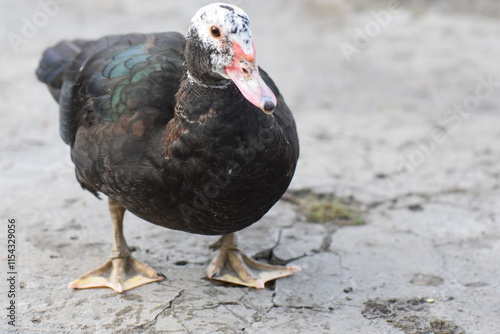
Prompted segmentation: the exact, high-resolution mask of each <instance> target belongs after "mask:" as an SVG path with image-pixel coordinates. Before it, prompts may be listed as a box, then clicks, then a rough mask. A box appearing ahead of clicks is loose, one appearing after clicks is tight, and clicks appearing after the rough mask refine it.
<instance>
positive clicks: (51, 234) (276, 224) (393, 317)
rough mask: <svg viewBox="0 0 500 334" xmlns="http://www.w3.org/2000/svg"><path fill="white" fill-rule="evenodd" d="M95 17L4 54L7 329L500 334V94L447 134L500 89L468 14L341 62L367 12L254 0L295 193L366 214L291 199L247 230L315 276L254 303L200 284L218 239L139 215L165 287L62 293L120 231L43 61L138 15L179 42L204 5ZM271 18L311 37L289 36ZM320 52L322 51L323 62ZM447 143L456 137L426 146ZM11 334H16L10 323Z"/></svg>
mask: <svg viewBox="0 0 500 334" xmlns="http://www.w3.org/2000/svg"><path fill="white" fill-rule="evenodd" d="M482 2H484V3H487V2H488V1H487V0H484V1H482ZM97 3H98V1H95V0H92V1H90V0H89V1H87V2H69V3H68V4H67V5H65V6H66V7H64V8H61V12H60V14H59V15H58V16H57V17H56V18H54V19H53V20H52V21H51V22H50V24H48V25H47V26H46V27H44V30H40V32H39V34H38V36H37V38H34V39H33V40H31V41H30V43H29V44H28V45H26V48H25V49H24V50H23V52H20V53H19V54H16V55H12V54H9V50H10V49H9V46H5V48H4V49H5V50H7V51H6V52H4V53H2V54H0V57H2V59H3V57H8V58H7V59H6V60H5V62H4V63H8V64H9V66H6V67H5V68H2V77H0V80H1V81H0V84H1V87H2V90H0V95H1V96H2V101H3V104H2V107H3V108H4V110H8V111H10V112H8V113H6V112H2V113H0V117H2V119H1V122H0V130H1V131H0V132H1V134H2V135H5V136H6V137H5V140H2V141H1V142H0V147H1V152H2V153H3V156H5V157H8V159H4V158H2V159H0V170H1V171H2V173H0V178H1V180H0V181H1V184H2V186H1V187H0V194H1V196H2V203H0V205H1V208H2V210H1V211H2V215H3V217H4V218H10V217H11V216H14V217H16V218H17V220H18V221H19V229H18V249H19V254H18V255H19V259H20V260H19V279H20V281H21V287H22V288H21V289H20V291H19V294H18V296H17V299H16V302H17V307H18V311H19V312H18V327H16V329H15V331H14V332H17V333H23V334H25V333H29V334H31V333H36V334H38V333H85V334H86V333H179V334H181V333H196V334H197V333H256V334H260V333H276V334H280V333H283V334H290V333H292V334H294V333H301V334H303V333H305V334H308V333H314V334H315V333H349V334H350V333H363V334H364V333H367V334H371V333H408V334H417V333H418V334H420V333H434V334H438V333H439V334H444V333H455V334H458V333H478V334H484V333H488V334H490V333H499V332H500V330H499V328H500V320H499V319H500V302H499V301H500V285H499V277H500V265H499V254H500V227H499V219H500V218H499V217H500V203H499V199H500V190H499V189H500V188H499V181H500V173H499V170H498V166H499V161H500V146H499V145H498V144H497V143H498V142H499V141H500V132H499V130H498V121H497V119H498V110H500V88H499V87H498V86H495V88H494V90H493V92H491V94H490V95H489V96H488V97H487V98H485V99H483V100H481V101H480V103H479V104H478V105H477V106H476V107H475V108H474V110H472V111H470V112H469V113H468V115H466V114H465V113H464V114H463V115H466V116H467V117H465V116H464V117H462V116H461V118H455V122H454V123H453V124H450V123H449V122H446V120H448V121H449V120H450V119H449V118H446V117H447V116H446V115H448V114H447V113H448V112H449V111H450V110H452V109H449V108H450V107H452V106H453V105H456V104H460V103H463V102H464V101H467V98H468V97H470V96H474V94H475V89H476V88H477V85H478V84H480V80H481V79H480V78H488V76H490V75H492V76H493V78H494V80H495V81H499V80H500V71H499V67H498V55H499V54H500V44H499V43H498V36H499V35H500V26H499V24H498V21H497V20H496V19H493V18H487V17H486V18H485V17H479V16H475V14H473V13H469V12H467V13H463V14H461V15H455V14H446V13H444V12H437V11H433V10H432V9H429V10H428V11H418V12H415V11H412V9H411V8H407V9H405V10H404V11H403V13H402V14H401V15H399V16H398V17H396V18H394V21H393V22H392V23H391V24H390V25H388V26H387V27H386V28H385V29H384V31H383V33H381V35H380V36H378V37H377V39H376V40H374V41H373V43H372V44H371V45H370V47H369V48H367V49H366V50H362V52H360V53H359V54H356V55H355V58H354V59H353V61H352V63H351V64H350V65H347V64H346V63H345V59H344V58H343V55H342V53H341V52H340V51H339V47H338V46H339V43H341V42H349V41H351V40H352V35H353V29H354V28H355V27H358V26H359V27H363V26H364V24H365V23H366V22H368V21H370V20H372V16H371V15H370V13H369V11H368V10H367V11H365V12H356V11H353V10H349V9H348V7H349V6H347V7H342V6H341V7H338V8H337V7H335V6H333V7H332V6H329V7H327V8H325V9H324V10H317V9H318V8H319V9H321V8H320V7H321V4H324V2H322V1H319V0H315V1H308V2H304V3H303V4H304V5H303V4H302V2H297V3H295V2H294V5H293V6H292V5H291V3H290V2H285V1H284V0H280V1H273V2H272V3H271V2H267V3H266V6H267V7H266V8H267V9H268V10H266V11H262V10H261V8H260V6H259V2H247V1H245V2H242V3H241V5H242V6H244V7H245V9H246V10H247V12H248V13H249V14H250V16H251V17H252V23H253V27H254V34H255V36H256V39H257V41H258V42H257V43H259V44H258V45H257V46H258V49H259V62H260V63H261V64H262V66H263V67H264V68H266V69H269V70H268V72H270V73H271V74H272V75H273V78H275V80H276V82H277V83H278V85H279V87H280V90H281V91H282V92H283V93H284V95H285V97H286V99H287V101H288V103H289V105H290V106H291V107H292V109H293V110H294V112H295V115H296V119H297V124H298V128H299V136H300V138H301V149H302V151H301V159H300V163H299V167H298V170H297V173H296V176H295V179H294V181H293V183H292V187H291V191H290V194H293V195H296V196H299V195H300V194H315V195H317V196H318V198H330V199H331V198H336V199H339V200H340V202H341V203H344V204H346V205H349V208H352V210H354V212H355V213H358V212H359V213H360V215H361V219H360V220H359V221H357V223H354V224H352V223H346V222H345V220H344V221H341V222H338V221H337V222H328V221H327V222H322V223H319V222H312V221H309V220H311V219H309V218H307V217H309V216H308V215H306V214H304V213H303V212H301V210H299V208H298V207H297V206H296V205H295V204H292V203H290V202H289V201H281V202H279V203H278V204H277V205H276V206H275V207H274V208H273V209H272V210H271V211H270V212H269V214H267V215H266V216H265V217H264V218H263V219H262V220H261V221H260V222H259V223H257V224H255V225H254V226H252V227H250V228H248V229H246V230H244V231H243V232H242V233H241V234H240V245H241V247H242V249H243V250H244V251H245V252H246V253H247V254H249V255H251V256H258V257H260V258H267V259H270V260H272V261H277V262H287V261H289V263H290V264H293V265H298V266H300V267H302V271H301V272H299V273H297V274H295V275H293V276H291V277H288V278H285V279H281V280H278V281H277V282H276V283H275V284H274V285H271V286H269V287H268V288H266V289H263V290H252V289H247V288H239V287H224V286H216V285H213V284H212V283H211V282H209V281H208V280H207V279H205V278H204V276H205V268H206V266H207V265H208V263H209V262H210V260H211V258H212V256H213V255H214V254H213V253H212V252H210V251H209V249H208V247H209V245H210V244H211V243H212V242H214V241H215V240H216V237H203V236H196V235H190V234H185V233H181V232H176V231H170V230H166V229H163V228H160V227H157V226H154V225H151V224H148V223H146V222H144V221H141V220H139V219H137V218H135V217H134V216H132V215H127V216H126V218H125V234H126V236H127V240H128V242H129V245H130V246H132V247H133V248H134V256H135V257H136V258H138V259H140V260H143V261H145V262H146V263H148V264H149V265H151V266H153V267H154V268H156V269H158V270H160V271H161V272H162V273H163V274H165V275H166V276H167V280H165V281H163V282H161V283H157V284H148V285H145V286H142V287H140V288H138V289H134V290H131V291H128V292H126V293H124V294H121V295H117V294H115V293H113V292H111V291H110V290H107V289H101V290H85V291H76V292H72V291H70V290H68V289H67V284H68V283H69V282H70V281H71V280H73V279H75V278H76V277H78V276H80V275H81V274H83V273H84V272H85V271H87V270H89V269H91V268H93V267H95V266H96V265H98V264H99V263H101V262H103V261H104V260H105V259H106V257H107V256H108V255H109V251H110V248H111V234H112V231H111V224H110V221H109V215H108V212H107V208H106V203H105V202H104V201H97V200H96V199H95V198H94V197H93V196H92V195H90V194H88V193H85V192H83V191H82V190H81V189H80V187H79V185H78V184H77V182H76V181H75V179H74V172H73V169H72V165H71V162H70V161H69V158H68V151H67V148H66V147H65V146H64V145H63V144H62V143H61V141H60V139H59V138H58V129H57V124H58V119H57V117H58V115H57V111H56V107H55V104H54V102H53V101H51V99H50V97H49V96H48V93H47V92H46V90H45V88H44V87H42V86H41V85H39V84H38V83H37V82H35V79H34V76H33V69H34V68H35V66H36V62H37V60H38V57H39V55H40V54H41V52H42V50H43V49H44V48H45V47H46V46H47V45H50V44H53V43H54V42H56V41H58V40H60V39H62V38H69V37H75V36H79V37H96V36H100V35H102V34H103V32H110V33H111V32H113V33H122V32H130V31H137V30H139V29H138V27H137V22H138V21H137V17H138V16H140V17H147V18H148V20H143V21H141V31H161V30H164V29H165V25H166V23H165V19H164V18H165V16H166V15H167V14H168V15H169V16H168V17H169V18H170V17H171V18H172V20H171V21H169V22H168V24H167V28H168V29H169V30H178V31H183V30H185V29H186V24H187V20H189V18H190V17H191V16H192V13H194V11H195V10H196V9H197V8H198V7H199V6H200V5H201V4H202V1H194V0H193V1H184V2H182V4H180V2H179V3H175V4H174V3H173V2H169V3H168V4H167V3H165V4H164V5H165V13H166V14H165V15H164V13H163V12H161V15H160V14H157V13H158V12H159V11H158V8H157V6H156V5H155V4H154V3H153V2H149V1H141V2H137V3H136V2H131V1H128V2H127V5H126V7H124V8H122V9H121V10H120V11H119V12H118V13H117V14H114V13H115V12H116V7H113V6H114V2H109V3H108V2H106V4H105V3H103V2H102V1H100V2H99V4H100V5H99V7H95V5H96V4H97ZM101 3H102V4H101ZM310 3H314V4H315V6H312V7H311V6H308V5H305V4H310ZM336 3H337V2H336ZM338 3H340V4H341V3H342V1H338ZM374 3H377V4H379V3H378V2H374ZM450 3H451V2H450ZM453 3H456V2H453ZM2 6H7V2H5V4H4V3H1V4H0V7H2ZM8 6H9V8H7V7H6V8H3V9H4V10H2V11H0V12H1V13H7V12H8V13H17V14H19V15H17V14H16V15H17V16H12V17H10V18H9V17H6V18H5V20H3V21H2V22H4V23H6V24H10V26H9V28H8V30H9V29H10V30H13V31H16V30H15V29H18V26H19V22H21V21H20V18H19V17H21V16H23V15H28V14H29V15H31V14H32V13H34V12H36V11H37V10H39V8H38V7H36V8H32V7H29V6H28V4H27V3H25V2H16V3H15V4H14V3H12V4H11V3H9V4H8ZM372 6H374V5H372ZM94 7H95V8H94ZM96 8H97V9H96ZM311 8H312V9H314V12H312V11H311ZM335 8H337V9H335ZM339 8H340V9H339ZM342 8H343V9H342ZM346 8H347V9H346ZM369 8H370V9H371V8H372V7H369ZM373 8H374V10H379V9H381V7H376V8H375V7H373ZM334 9H335V10H340V11H342V10H344V12H340V14H339V13H338V12H336V13H335V15H337V14H339V15H340V16H341V17H342V18H343V20H340V21H342V22H339V23H338V24H331V22H330V21H329V20H330V18H331V17H332V15H333V14H332V13H330V12H328V10H334ZM276 12H280V13H281V14H280V15H279V16H276V15H275V13H276ZM330 14H332V15H330ZM469 14H470V15H469ZM340 16H338V15H337V16H335V17H337V18H339V17H340ZM75 22H80V23H81V24H80V23H79V24H78V25H75ZM96 22H99V24H96ZM268 22H273V24H274V25H273V26H272V27H288V26H295V25H299V26H300V29H296V30H295V31H294V34H293V35H292V34H289V33H288V32H287V33H283V30H280V29H284V28H279V29H278V30H277V31H275V30H274V29H272V27H271V26H270V25H268V24H267V23H268ZM61 27H64V29H61ZM276 36H279V39H280V41H282V42H280V43H276ZM416 36H418V41H416V39H415V38H416ZM318 45H321V47H322V52H311V50H313V49H314V48H317V47H318ZM276 54H285V55H287V59H286V61H285V60H284V59H283V58H282V57H275V55H276ZM304 59H309V62H308V64H310V65H309V66H307V67H306V66H303V64H304V62H303V60H304ZM290 64H293V66H292V67H291V68H290ZM329 73H332V74H331V75H327V74H329ZM26 92H30V94H29V96H27V95H26ZM483 92H484V91H483ZM21 97H22V98H21ZM7 116H8V117H7ZM448 116H449V115H448ZM443 123H444V124H443ZM450 125H453V126H452V127H450ZM446 126H448V127H449V128H446ZM443 128H444V129H447V130H448V131H447V135H446V137H445V138H444V139H443V140H440V141H439V142H435V141H434V142H433V141H432V134H433V133H435V131H436V129H438V130H439V129H443ZM419 152H420V153H419ZM410 160H411V162H412V163H411V162H410ZM401 168H403V169H401ZM405 168H406V169H405ZM299 197H300V196H299ZM301 199H302V200H303V199H304V198H301ZM7 216H8V217H7ZM0 281H1V282H3V283H2V284H4V285H2V286H1V287H2V289H3V291H5V284H6V283H5V281H4V280H0ZM0 326H2V327H0V332H2V333H3V332H4V329H5V327H4V326H5V322H2V323H1V324H0ZM10 329H11V328H10Z"/></svg>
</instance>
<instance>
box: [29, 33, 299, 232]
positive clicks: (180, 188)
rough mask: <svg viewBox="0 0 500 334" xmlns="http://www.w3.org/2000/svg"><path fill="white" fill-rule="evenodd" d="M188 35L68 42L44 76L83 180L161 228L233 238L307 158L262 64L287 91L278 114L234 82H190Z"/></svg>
mask: <svg viewBox="0 0 500 334" xmlns="http://www.w3.org/2000/svg"><path fill="white" fill-rule="evenodd" d="M185 43H186V42H185V38H184V37H183V36H182V35H180V34H178V33H161V34H150V35H140V34H132V35H124V36H110V37H104V38H101V39H99V40H96V41H73V42H61V43H59V44H58V45H56V46H54V47H53V48H50V49H48V50H47V51H46V52H45V54H44V56H43V59H42V61H41V63H40V66H39V69H38V70H37V76H38V78H39V79H40V80H41V81H43V82H45V83H46V84H47V85H48V87H49V89H50V91H51V93H52V95H53V96H54V98H55V99H56V100H57V101H58V102H59V105H60V132H61V137H62V138H63V140H64V141H65V142H66V143H67V144H69V145H70V146H71V156H72V159H73V162H74V163H75V167H76V175H77V179H78V181H79V182H80V183H81V184H82V186H83V187H84V188H86V189H87V190H89V191H91V192H92V193H94V194H97V193H99V192H102V193H104V194H106V195H107V196H109V197H111V198H112V199H114V200H115V201H117V202H119V203H120V204H121V205H123V206H124V207H125V208H126V209H127V210H129V211H131V212H132V213H134V214H136V215H137V216H139V217H141V218H143V219H145V220H147V221H149V222H151V223H154V224H158V225H161V226H164V227H167V228H171V229H177V230H182V231H186V232H192V233H199V234H227V233H230V232H234V231H238V230H241V229H242V228H245V227H247V226H249V225H250V224H252V223H254V222H256V221H258V220H259V219H260V218H261V217H262V216H263V215H264V214H265V213H266V212H267V211H268V210H269V209H270V208H271V207H272V206H273V205H274V204H275V203H276V201H278V200H279V198H280V197H281V196H282V195H283V193H284V192H285V191H286V189H287V187H288V185H289V183H290V181H291V179H292V176H293V173H294V171H295V167H296V162H297V159H298V154H299V148H298V138H297V134H296V129H295V123H294V120H293V117H292V114H291V112H290V110H289V109H288V107H287V105H286V104H285V102H284V99H283V97H282V96H281V95H280V93H279V91H278V89H277V88H276V86H275V85H274V83H273V82H272V80H271V79H270V78H269V76H268V75H267V74H266V73H265V72H264V71H262V70H261V75H262V77H263V79H264V81H265V82H266V83H267V85H268V86H269V87H270V88H271V89H272V90H273V92H274V94H275V95H276V97H277V99H278V104H277V107H276V109H275V112H274V114H273V115H268V114H265V113H264V112H262V111H261V110H260V109H258V108H257V107H255V106H253V105H252V104H251V103H250V102H248V101H247V100H246V99H245V98H244V97H243V96H242V95H241V93H240V92H239V91H238V89H237V87H236V86H235V85H234V84H232V83H231V84H230V85H229V86H228V87H227V88H225V89H218V88H207V87H205V88H204V87H201V86H196V85H193V84H192V83H191V82H190V81H189V80H187V79H186V75H185V69H184V68H183V63H184V60H185V58H183V50H184V48H186V54H185V57H196V52H194V51H193V53H189V52H190V48H189V47H186V46H185ZM187 43H188V45H189V41H188V42H187ZM191 49H193V48H191ZM187 63H190V62H187ZM195 63H196V61H195ZM198 63H199V64H202V62H198ZM186 66H188V65H186ZM200 66H201V65H200ZM192 70H193V71H195V69H194V68H193V69H192Z"/></svg>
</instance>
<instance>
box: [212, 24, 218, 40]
mask: <svg viewBox="0 0 500 334" xmlns="http://www.w3.org/2000/svg"><path fill="white" fill-rule="evenodd" d="M210 34H211V35H212V37H215V38H219V37H220V30H219V28H217V27H216V26H211V27H210Z"/></svg>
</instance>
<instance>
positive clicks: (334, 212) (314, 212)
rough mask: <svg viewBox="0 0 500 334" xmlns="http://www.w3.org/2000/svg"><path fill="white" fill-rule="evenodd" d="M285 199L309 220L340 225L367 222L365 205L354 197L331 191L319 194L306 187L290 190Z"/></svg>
mask: <svg viewBox="0 0 500 334" xmlns="http://www.w3.org/2000/svg"><path fill="white" fill-rule="evenodd" d="M283 199H284V200H286V201H289V202H292V203H294V204H296V205H297V207H298V208H299V210H300V212H302V213H303V214H304V217H305V220H306V221H308V222H313V223H333V224H335V225H338V226H351V225H363V224H364V223H365V220H364V219H363V213H364V209H363V207H362V206H361V205H360V204H359V203H357V202H356V201H355V200H354V199H352V198H341V197H337V196H335V194H331V193H325V194H318V193H314V192H312V191H311V190H309V189H304V190H298V191H293V192H289V193H287V195H286V196H284V197H283Z"/></svg>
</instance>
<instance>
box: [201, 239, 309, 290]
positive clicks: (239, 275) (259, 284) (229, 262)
mask: <svg viewBox="0 0 500 334" xmlns="http://www.w3.org/2000/svg"><path fill="white" fill-rule="evenodd" d="M210 248H212V249H218V250H219V253H218V254H217V255H216V256H215V258H214V259H213V260H212V262H211V263H210V265H209V266H208V269H207V274H208V278H210V279H215V280H219V281H225V282H230V283H234V284H238V285H245V286H249V287H253V288H256V289H262V288H264V284H265V283H266V282H267V281H271V280H274V279H277V278H280V277H285V276H288V275H291V274H293V273H295V272H297V271H299V270H300V268H299V267H283V266H272V265H269V264H265V263H260V262H257V261H255V260H253V259H251V258H249V257H248V256H246V255H245V254H243V253H242V252H241V251H240V250H239V249H238V246H237V244H236V236H235V234H234V233H230V234H226V235H223V236H222V237H221V238H220V239H219V240H218V241H217V242H216V243H214V244H213V245H212V246H211V247H210Z"/></svg>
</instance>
